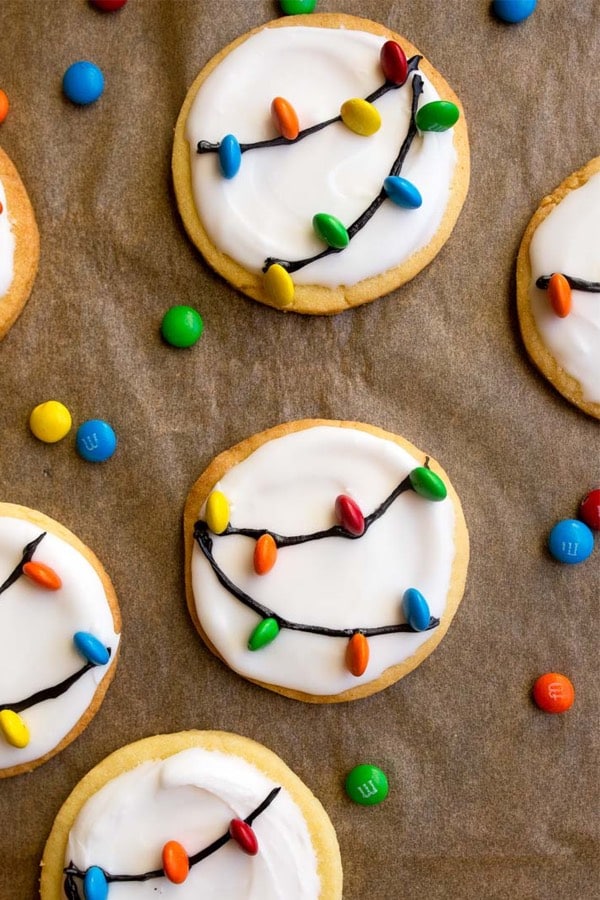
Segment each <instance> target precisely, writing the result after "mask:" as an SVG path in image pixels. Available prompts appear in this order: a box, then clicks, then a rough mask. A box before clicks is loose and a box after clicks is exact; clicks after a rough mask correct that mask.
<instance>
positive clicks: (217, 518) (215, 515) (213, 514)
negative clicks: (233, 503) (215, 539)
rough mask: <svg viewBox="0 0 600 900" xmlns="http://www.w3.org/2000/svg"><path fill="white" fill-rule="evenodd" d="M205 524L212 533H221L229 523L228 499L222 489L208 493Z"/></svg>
mask: <svg viewBox="0 0 600 900" xmlns="http://www.w3.org/2000/svg"><path fill="white" fill-rule="evenodd" d="M206 524H207V525H208V527H209V528H210V530H211V531H212V533H213V534H223V532H224V531H225V529H226V528H227V526H228V525H229V500H228V499H227V497H226V496H225V494H224V493H223V491H211V492H210V494H209V495H208V500H207V501H206Z"/></svg>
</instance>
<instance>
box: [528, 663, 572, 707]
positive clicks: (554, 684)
mask: <svg viewBox="0 0 600 900" xmlns="http://www.w3.org/2000/svg"><path fill="white" fill-rule="evenodd" d="M533 699H534V700H535V702H536V704H537V706H539V708H540V709H543V710H544V712H548V713H561V712H566V710H567V709H570V708H571V707H572V706H573V701H574V700H575V688H574V687H573V685H572V683H571V682H570V681H569V679H568V678H567V676H566V675H561V674H560V673H559V672H546V674H545V675H540V677H539V678H538V679H537V681H536V682H535V684H534V685H533Z"/></svg>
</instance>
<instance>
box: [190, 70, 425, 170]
mask: <svg viewBox="0 0 600 900" xmlns="http://www.w3.org/2000/svg"><path fill="white" fill-rule="evenodd" d="M422 58H423V57H421V56H411V58H410V59H409V60H408V71H407V76H406V77H407V79H408V76H409V75H410V73H411V72H415V71H416V70H417V69H418V67H419V62H420V61H421V59H422ZM405 84H406V81H404V82H403V83H402V84H395V83H394V82H392V81H386V82H384V83H383V84H382V85H380V86H379V87H378V88H377V89H376V90H374V91H373V92H372V93H371V94H368V95H367V96H366V97H365V98H364V99H365V100H366V102H367V103H374V102H375V100H378V99H379V98H380V97H383V95H384V94H387V93H388V91H395V90H397V89H398V88H401V87H403V86H404V85H405ZM341 121H342V117H341V115H337V116H334V117H333V118H331V119H326V120H325V121H324V122H318V123H317V124H316V125H310V126H309V127H308V128H303V129H302V131H299V132H298V134H297V136H296V137H295V138H294V139H293V140H291V141H290V140H289V139H288V138H285V137H282V136H280V137H276V138H269V139H268V140H265V141H254V142H253V143H247V144H240V152H241V153H246V151H248V150H261V149H263V148H265V147H283V146H285V147H288V146H291V145H292V144H297V143H298V142H299V141H302V140H304V138H307V137H310V135H311V134H316V133H317V132H318V131H322V130H323V129H324V128H328V127H329V126H330V125H334V124H335V123H336V122H341ZM220 146H221V144H220V143H212V142H211V141H198V143H197V145H196V153H200V154H203V153H218V152H219V148H220Z"/></svg>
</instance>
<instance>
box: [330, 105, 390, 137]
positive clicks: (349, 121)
mask: <svg viewBox="0 0 600 900" xmlns="http://www.w3.org/2000/svg"><path fill="white" fill-rule="evenodd" d="M340 115H341V117H342V122H343V123H344V125H345V126H346V128H349V129H350V131H354V132H355V134H362V135H364V136H365V137H369V136H370V135H371V134H375V132H376V131H379V129H380V128H381V113H380V112H379V110H378V109H377V107H376V106H373V104H372V103H369V102H368V100H363V99H362V98H361V97H353V98H352V99H351V100H346V101H345V103H342V106H341V109H340Z"/></svg>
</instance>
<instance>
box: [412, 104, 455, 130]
mask: <svg viewBox="0 0 600 900" xmlns="http://www.w3.org/2000/svg"><path fill="white" fill-rule="evenodd" d="M459 115H460V113H459V110H458V106H457V105H456V104H455V103H451V102H450V101H449V100H433V101H432V102H431V103H426V104H425V106H421V108H420V109H418V110H417V114H416V116H415V122H416V123H417V128H418V129H419V131H448V129H449V128H452V126H453V125H456V123H457V122H458V117H459Z"/></svg>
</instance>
